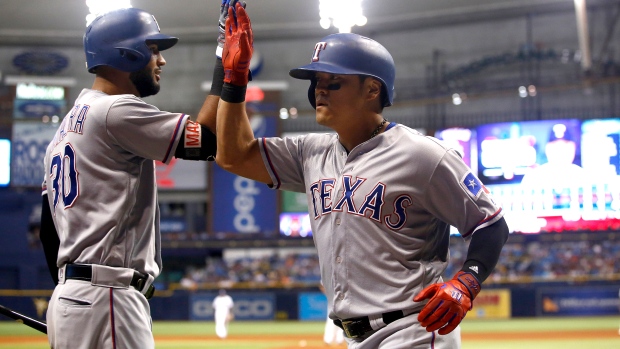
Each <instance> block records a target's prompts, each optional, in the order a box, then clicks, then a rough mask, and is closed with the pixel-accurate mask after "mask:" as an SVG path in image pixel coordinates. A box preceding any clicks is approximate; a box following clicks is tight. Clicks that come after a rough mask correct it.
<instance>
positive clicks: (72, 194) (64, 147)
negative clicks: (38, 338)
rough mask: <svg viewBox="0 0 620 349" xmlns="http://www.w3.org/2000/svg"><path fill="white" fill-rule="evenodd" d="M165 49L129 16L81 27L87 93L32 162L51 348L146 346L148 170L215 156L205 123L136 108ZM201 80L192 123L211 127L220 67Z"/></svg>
mask: <svg viewBox="0 0 620 349" xmlns="http://www.w3.org/2000/svg"><path fill="white" fill-rule="evenodd" d="M222 8H224V4H223V6H222ZM221 13H222V16H224V17H225V15H227V13H228V12H227V11H224V10H223V11H222V12H221ZM224 19H225V18H224ZM221 20H222V19H221ZM222 21H223V20H222ZM222 35H223V34H222ZM177 40H178V39H177V38H175V37H172V36H169V35H165V34H162V33H160V28H159V25H158V24H157V21H156V20H155V17H154V16H153V15H151V14H149V13H147V12H145V11H143V10H139V9H135V8H129V9H121V10H115V11H112V12H109V13H107V14H104V15H102V16H99V17H98V18H96V19H95V20H94V21H93V23H92V24H90V25H89V26H88V27H87V29H86V33H85V34H84V50H85V53H86V63H87V69H88V71H89V72H91V73H93V74H95V79H94V83H93V85H92V87H91V88H90V89H84V90H82V92H81V93H80V94H79V96H78V98H77V100H76V101H75V105H74V106H73V108H71V110H70V111H69V112H68V113H67V115H66V116H65V117H64V119H63V121H62V123H61V124H60V127H59V128H58V131H57V133H56V135H55V137H54V139H53V140H52V141H51V143H50V144H49V146H48V148H47V152H46V156H45V160H44V166H45V178H44V181H43V193H42V194H43V210H42V211H43V212H42V217H41V220H42V228H41V241H42V242H43V246H44V251H45V255H46V259H47V262H48V266H49V268H50V272H51V274H52V277H53V278H54V280H55V281H56V282H57V286H56V287H55V289H54V293H53V295H52V298H51V300H50V302H49V307H48V311H47V324H48V337H49V342H50V345H51V347H52V348H57V349H59V348H63V349H66V348H81V349H94V348H107V349H110V348H140V349H143V348H154V340H153V335H152V332H151V317H150V308H149V304H148V301H147V300H148V299H149V298H150V297H151V296H152V295H153V292H154V287H153V286H152V283H153V280H154V279H155V278H156V277H157V276H158V275H159V274H160V272H161V271H162V260H161V251H160V231H159V207H158V202H157V185H156V178H155V160H160V161H162V162H164V163H168V162H169V161H170V160H171V158H172V157H173V156H174V157H177V158H183V159H189V160H212V159H213V157H214V156H215V153H216V141H215V135H214V134H213V133H212V132H211V131H210V129H211V130H214V129H215V128H214V124H212V125H210V127H209V128H207V127H205V126H201V125H199V124H198V123H196V122H193V121H191V120H190V117H189V115H186V114H183V113H171V112H167V111H161V110H159V109H158V108H156V107H155V106H153V105H150V104H148V103H145V102H144V101H143V100H142V99H141V98H143V97H147V96H150V95H154V94H156V93H157V92H158V91H159V89H160V79H161V74H162V71H163V69H162V67H163V66H164V65H165V64H166V61H165V59H164V58H163V56H162V53H161V51H163V50H166V49H168V48H170V47H172V46H173V45H175V44H176V43H177ZM221 44H222V46H223V40H222V41H221ZM213 75H214V77H213V81H214V82H213V86H212V88H211V92H210V95H209V96H207V98H206V99H205V102H204V104H203V106H202V109H201V110H200V112H199V114H198V117H202V118H206V119H209V118H208V117H205V116H206V115H208V114H211V115H212V116H211V119H213V120H215V113H216V111H217V104H218V102H219V91H220V90H221V88H222V85H223V76H224V70H223V66H222V63H221V59H218V60H216V64H215V69H214V71H213Z"/></svg>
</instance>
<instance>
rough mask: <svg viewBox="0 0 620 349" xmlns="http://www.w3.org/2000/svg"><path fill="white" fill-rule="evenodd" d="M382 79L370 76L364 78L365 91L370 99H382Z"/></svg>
mask: <svg viewBox="0 0 620 349" xmlns="http://www.w3.org/2000/svg"><path fill="white" fill-rule="evenodd" d="M381 86H382V85H381V81H379V80H377V79H375V78H373V77H369V78H367V79H365V80H364V92H365V93H366V98H367V100H368V101H371V100H379V101H380V100H381Z"/></svg>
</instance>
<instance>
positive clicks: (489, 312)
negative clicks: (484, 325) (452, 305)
mask: <svg viewBox="0 0 620 349" xmlns="http://www.w3.org/2000/svg"><path fill="white" fill-rule="evenodd" d="M510 302H511V299H510V290H509V289H490V290H482V291H480V293H479V294H478V296H477V297H476V299H475V300H474V308H473V309H472V311H470V312H469V313H468V314H467V317H468V318H472V319H474V318H476V319H508V318H510V316H511V312H510Z"/></svg>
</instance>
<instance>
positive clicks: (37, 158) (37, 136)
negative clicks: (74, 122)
mask: <svg viewBox="0 0 620 349" xmlns="http://www.w3.org/2000/svg"><path fill="white" fill-rule="evenodd" d="M57 129H58V125H57V124H44V123H38V122H37V123H32V122H14V123H13V147H12V148H13V149H12V158H11V177H12V181H11V185H12V186H26V187H41V183H43V174H44V172H43V158H44V157H45V150H46V149H47V145H48V144H49V142H50V141H51V140H52V138H54V134H55V133H56V130H57Z"/></svg>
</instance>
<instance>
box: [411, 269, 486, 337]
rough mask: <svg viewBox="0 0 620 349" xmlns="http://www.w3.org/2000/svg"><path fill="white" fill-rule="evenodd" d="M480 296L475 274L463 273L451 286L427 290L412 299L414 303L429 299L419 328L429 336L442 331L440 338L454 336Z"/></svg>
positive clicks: (445, 285) (437, 285)
mask: <svg viewBox="0 0 620 349" xmlns="http://www.w3.org/2000/svg"><path fill="white" fill-rule="evenodd" d="M478 293H480V282H479V281H478V279H476V277H475V276H474V275H473V274H472V273H467V272H464V271H459V272H458V273H457V274H456V275H454V277H453V278H452V280H450V281H448V282H444V283H441V284H433V285H430V286H428V287H427V288H425V289H423V290H422V292H420V293H419V294H418V295H417V296H415V297H414V298H413V301H414V302H421V301H423V300H425V299H428V298H430V300H429V301H428V303H426V305H425V306H424V308H422V311H420V314H419V315H418V321H420V325H422V326H423V327H426V330H427V331H428V332H433V331H436V330H439V332H438V333H439V334H441V335H444V334H448V333H450V332H452V331H453V330H454V329H455V328H456V326H458V325H459V324H460V323H461V321H462V320H463V318H464V317H465V314H467V312H468V311H470V310H471V308H472V306H473V301H474V298H476V296H477V295H478Z"/></svg>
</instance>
